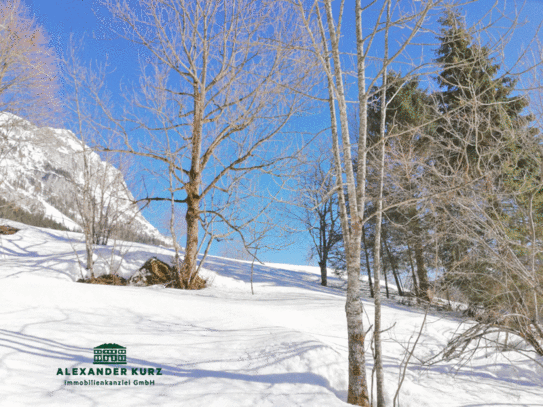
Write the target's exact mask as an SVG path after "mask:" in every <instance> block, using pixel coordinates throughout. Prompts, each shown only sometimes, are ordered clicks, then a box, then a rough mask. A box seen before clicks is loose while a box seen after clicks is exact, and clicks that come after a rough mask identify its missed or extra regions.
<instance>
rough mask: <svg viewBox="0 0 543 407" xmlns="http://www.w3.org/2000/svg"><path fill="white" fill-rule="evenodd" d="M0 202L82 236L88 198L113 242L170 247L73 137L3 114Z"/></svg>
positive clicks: (108, 169)
mask: <svg viewBox="0 0 543 407" xmlns="http://www.w3.org/2000/svg"><path fill="white" fill-rule="evenodd" d="M84 155H85V156H84ZM84 158H86V160H85V159H84ZM85 188H86V189H85ZM85 191H86V192H87V193H85ZM0 197H2V198H3V199H4V201H7V202H8V203H10V204H12V205H16V206H17V207H18V208H20V209H22V210H23V211H26V212H29V213H33V214H34V213H39V214H42V215H43V216H44V217H46V218H49V219H51V220H53V221H55V222H56V223H58V224H60V225H63V226H64V227H65V228H67V229H69V230H73V231H81V230H82V225H83V223H84V217H83V216H82V214H83V213H84V212H83V209H84V208H83V207H86V206H87V204H86V203H85V202H84V199H85V197H87V200H89V198H88V197H92V205H93V210H94V211H96V212H97V213H96V214H95V215H94V216H96V219H97V221H98V216H99V215H107V216H109V217H110V218H111V219H109V220H106V222H105V223H104V225H107V227H108V228H111V229H112V231H113V233H112V234H111V236H112V237H113V236H115V235H119V236H118V237H123V238H127V237H128V236H130V237H132V239H135V238H139V239H142V240H147V241H155V242H161V243H162V244H169V239H168V238H166V237H165V236H163V235H162V234H160V232H159V231H158V230H157V229H156V228H155V227H154V226H153V225H151V224H150V223H149V221H147V219H145V217H144V216H143V215H142V214H141V212H140V210H139V208H138V207H137V205H136V204H135V203H134V202H135V200H134V197H133V195H132V193H131V192H130V190H129V189H128V186H127V185H126V182H125V180H124V177H123V175H122V173H121V172H120V171H119V170H118V169H117V168H115V167H114V166H113V165H112V164H111V163H109V162H106V161H103V160H102V159H101V158H100V156H99V155H98V154H97V153H95V152H93V151H92V150H91V149H90V148H89V147H88V146H87V145H86V144H84V143H83V141H81V140H79V139H78V138H77V137H76V136H75V135H74V133H72V132H71V131H69V130H66V129H58V128H51V127H37V126H35V125H33V124H31V123H30V122H28V121H26V120H24V119H22V118H20V117H18V116H15V115H13V114H11V113H6V112H2V113H0ZM93 213H94V212H93ZM100 217H102V216H100ZM104 225H102V227H105V226H104Z"/></svg>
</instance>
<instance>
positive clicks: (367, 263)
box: [362, 226, 375, 298]
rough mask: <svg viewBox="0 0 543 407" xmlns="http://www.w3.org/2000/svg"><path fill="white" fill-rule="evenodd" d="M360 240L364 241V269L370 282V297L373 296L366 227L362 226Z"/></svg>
mask: <svg viewBox="0 0 543 407" xmlns="http://www.w3.org/2000/svg"><path fill="white" fill-rule="evenodd" d="M362 241H363V243H364V253H365V255H366V270H367V271H368V282H369V284H370V294H371V298H374V297H375V294H374V293H373V281H372V280H371V267H370V256H369V255H368V245H367V244H366V228H365V227H364V226H363V227H362Z"/></svg>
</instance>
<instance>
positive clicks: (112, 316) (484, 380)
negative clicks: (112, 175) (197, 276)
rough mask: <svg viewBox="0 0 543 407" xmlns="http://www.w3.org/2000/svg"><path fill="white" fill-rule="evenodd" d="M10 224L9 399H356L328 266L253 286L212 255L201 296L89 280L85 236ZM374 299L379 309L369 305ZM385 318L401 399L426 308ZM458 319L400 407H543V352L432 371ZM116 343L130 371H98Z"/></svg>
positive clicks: (440, 325) (5, 306) (390, 385)
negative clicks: (401, 376)
mask: <svg viewBox="0 0 543 407" xmlns="http://www.w3.org/2000/svg"><path fill="white" fill-rule="evenodd" d="M1 223H4V222H3V221H1V220H0V224H1ZM5 223H8V224H11V225H13V226H17V227H20V228H21V229H22V230H21V231H19V232H17V233H16V234H14V235H9V236H5V235H4V236H0V280H1V281H0V303H1V308H0V405H2V406H4V405H5V406H191V407H193V406H205V407H210V406H220V407H224V406H226V407H228V406H232V407H238V406H250V407H253V406H280V407H283V406H287V407H288V406H311V407H315V406H316V407H318V406H327V407H328V406H346V405H347V404H346V403H345V400H346V394H347V332H346V323H345V314H344V301H345V298H344V291H342V290H341V289H337V288H326V287H321V286H320V285H319V270H318V268H316V267H300V266H288V267H287V266H284V265H274V264H266V265H264V266H261V265H255V267H254V282H255V284H254V288H255V294H254V295H251V290H250V283H249V281H250V273H251V267H250V264H248V263H246V262H239V261H234V260H228V259H222V258H218V257H211V258H210V259H209V261H207V262H206V265H205V269H204V270H203V275H204V277H206V278H208V279H209V281H210V283H211V284H210V287H209V288H206V289H204V290H200V291H183V290H174V289H164V288H161V287H157V286H155V287H147V288H140V287H113V286H98V285H87V284H78V283H75V282H74V280H75V279H77V278H78V277H79V275H80V268H79V265H78V258H79V259H83V258H84V245H83V243H82V237H81V235H80V234H78V233H71V232H59V231H53V230H47V229H39V228H35V227H31V226H26V225H22V224H17V223H15V222H9V221H6V222H5ZM171 255H172V252H171V251H169V250H166V249H163V248H157V247H153V246H146V245H142V244H135V243H126V244H124V245H121V246H116V247H113V246H104V247H101V248H100V251H99V252H98V256H99V259H100V260H99V261H98V268H99V270H101V271H102V272H104V271H107V270H108V269H109V268H110V267H112V268H113V269H115V270H118V271H119V273H120V274H122V275H124V276H129V275H130V274H132V273H134V272H135V271H136V270H137V269H138V267H139V266H141V265H142V264H143V262H144V261H145V260H146V259H147V258H149V257H150V256H158V257H160V258H163V259H164V260H167V259H168V258H169V257H170V256H171ZM330 280H331V282H332V283H333V284H334V285H336V286H339V285H340V284H339V283H340V282H339V281H338V280H337V279H335V278H334V277H331V279H330ZM364 306H365V310H366V312H367V313H368V318H369V319H371V318H373V306H372V303H371V301H368V300H364ZM383 318H384V324H383V325H384V328H386V329H387V330H386V331H385V332H384V334H383V336H384V339H385V342H384V345H383V348H384V360H385V387H386V393H387V396H386V399H387V405H389V406H392V399H393V397H394V393H395V391H396V387H397V383H398V373H399V370H400V364H401V362H402V360H403V357H404V354H405V353H404V346H406V345H407V343H408V342H409V341H411V343H412V342H413V340H414V339H413V335H414V334H416V332H417V331H418V328H419V327H420V325H421V323H422V320H423V314H422V312H421V311H420V310H418V309H416V308H409V307H404V306H400V305H395V304H393V303H389V304H387V305H385V307H384V310H383ZM369 325H370V323H369V322H367V325H366V326H369ZM457 328H458V321H457V320H455V319H453V318H450V317H445V316H443V315H442V314H437V313H436V314H430V315H429V316H428V319H427V324H426V326H425V328H424V330H423V334H422V337H421V341H420V344H419V346H418V348H417V350H416V352H415V355H414V357H413V358H412V363H411V364H410V365H409V367H408V369H407V372H406V377H405V382H404V384H403V387H402V390H401V393H400V405H401V406H403V407H424V406H428V407H449V406H451V407H452V406H458V407H460V406H462V407H467V406H478V407H483V406H502V407H503V406H511V407H513V406H515V407H519V406H531V407H533V406H541V405H542V403H543V367H542V365H541V363H542V362H543V360H542V359H541V358H534V359H530V357H528V356H523V355H521V354H519V353H517V352H505V353H502V354H499V353H496V352H495V351H494V350H493V348H492V347H488V348H486V349H483V350H481V351H479V352H478V353H476V354H475V356H474V358H473V359H472V360H471V361H470V362H469V363H468V364H464V365H460V364H458V361H455V360H453V361H450V362H444V361H436V363H435V364H432V365H428V366H423V365H422V364H421V360H424V359H425V358H428V357H430V356H431V355H433V354H436V353H437V352H439V350H440V349H442V347H443V346H444V344H445V343H446V342H447V339H448V338H449V337H450V335H451V334H452V333H453V332H454V331H455V330H456V329H457ZM369 337H370V336H369V335H368V339H369ZM104 343H115V344H119V345H121V346H123V347H125V348H126V357H127V364H126V365H119V366H110V367H109V368H111V369H113V368H114V367H118V368H119V369H122V368H123V367H125V368H127V372H126V373H127V374H126V375H122V371H121V370H119V371H118V374H117V375H115V374H114V373H115V372H114V371H113V370H112V374H111V375H109V376H106V375H104V376H100V375H98V368H104V369H105V368H108V366H107V365H106V366H104V365H98V364H93V360H94V350H93V348H95V347H97V346H99V345H102V344H104ZM367 345H368V355H370V354H371V351H370V350H369V341H368V343H367ZM367 360H368V365H367V369H368V371H367V373H368V377H370V375H371V368H372V364H371V358H370V357H368V358H367ZM133 368H137V370H136V372H138V375H137V376H136V375H132V372H133V371H132V369H133ZM140 368H141V369H150V368H152V369H153V373H154V375H153V376H149V375H148V374H147V375H145V376H142V375H141V372H142V371H140V370H139V369H140ZM59 369H60V371H59ZM74 369H75V372H77V375H74ZM91 369H92V372H93V373H94V374H90V372H91ZM158 369H161V370H160V373H161V375H157V374H156V373H158ZM103 372H106V370H104V371H103ZM145 372H146V373H149V370H145ZM66 373H70V374H69V375H67V374H66ZM104 374H105V373H104ZM135 380H138V381H140V380H141V381H143V385H140V384H139V382H138V384H137V385H136V384H135V382H134V381H135ZM145 380H147V381H148V383H149V385H145ZM69 381H70V382H72V384H71V385H69V384H67V383H68V382H69ZM75 381H78V382H79V381H81V382H83V384H81V385H80V384H78V385H75V384H73V383H74V382H75ZM85 381H87V385H85ZM101 381H102V382H104V384H96V383H97V382H98V383H100V382H101ZM106 381H110V382H113V381H118V382H121V383H123V381H126V382H127V384H105V382H106ZM128 381H129V383H128ZM151 381H152V382H153V383H154V384H150V383H151Z"/></svg>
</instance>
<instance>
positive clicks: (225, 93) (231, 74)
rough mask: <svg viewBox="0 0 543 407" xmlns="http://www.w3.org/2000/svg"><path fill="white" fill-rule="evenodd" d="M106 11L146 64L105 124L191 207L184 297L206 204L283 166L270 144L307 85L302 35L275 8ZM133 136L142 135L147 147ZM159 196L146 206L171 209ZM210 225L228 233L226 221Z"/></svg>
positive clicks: (177, 5) (160, 5) (112, 0)
mask: <svg viewBox="0 0 543 407" xmlns="http://www.w3.org/2000/svg"><path fill="white" fill-rule="evenodd" d="M105 3H106V4H107V6H108V7H109V9H110V11H111V12H112V14H113V16H114V17H115V18H117V20H118V21H120V22H121V23H122V27H123V28H122V29H121V30H122V31H121V32H120V34H121V35H122V36H124V37H125V38H127V39H129V40H130V41H132V43H133V44H134V45H135V46H136V47H138V49H139V52H140V53H141V55H142V57H141V60H142V67H141V72H142V74H141V82H140V84H141V87H140V88H139V90H138V91H137V92H136V93H135V94H134V95H132V96H130V99H129V100H130V103H131V105H132V108H133V109H131V110H130V111H127V112H126V115H125V116H124V117H123V118H122V119H119V118H118V116H114V115H111V118H112V120H113V122H114V123H115V124H116V126H117V128H116V130H117V131H119V132H121V133H122V134H123V137H124V140H125V145H126V148H125V149H124V152H128V153H131V154H136V155H139V156H141V157H145V158H148V159H151V160H153V161H154V162H158V163H162V165H164V166H166V167H168V168H170V169H171V171H172V175H173V177H174V178H175V181H176V183H177V184H178V187H177V188H176V191H174V193H175V195H176V198H175V199H174V201H175V202H176V203H182V204H185V205H186V207H187V210H186V217H185V218H186V224H187V240H186V247H185V257H184V260H183V265H182V270H181V271H180V274H181V275H180V281H181V285H182V286H186V287H190V285H191V281H192V279H194V278H195V276H196V273H197V266H198V264H197V254H198V247H199V231H200V224H201V222H202V220H203V219H204V218H205V216H206V214H211V212H213V210H212V209H213V208H211V207H210V206H209V205H208V206H207V208H206V207H205V202H206V200H208V199H210V197H211V195H212V194H214V193H215V194H218V195H220V193H221V192H222V193H225V194H226V195H228V189H229V188H230V185H231V184H230V181H233V182H234V183H237V184H238V185H240V181H241V180H242V179H243V178H244V177H247V176H249V174H251V173H253V172H254V171H267V172H268V173H269V174H270V176H273V175H274V174H273V168H274V165H275V164H276V163H277V162H278V161H280V158H278V157H277V156H276V155H274V154H273V153H272V152H273V151H277V150H278V149H279V148H280V144H279V143H277V144H275V145H274V144H273V142H274V140H276V138H277V137H278V136H280V135H281V134H282V132H283V131H284V130H285V126H286V125H287V123H288V122H289V120H290V119H291V118H292V117H293V116H294V115H295V114H296V113H297V112H299V110H300V108H301V105H302V103H301V102H302V98H301V96H299V95H296V94H295V93H292V92H287V91H286V90H288V89H291V88H297V87H299V86H302V85H305V84H306V82H307V80H308V78H307V75H306V74H305V72H304V71H302V70H301V69H298V68H300V67H301V66H302V65H301V64H300V63H299V62H298V61H299V58H298V57H297V55H298V54H299V52H298V51H297V50H296V43H297V41H299V36H300V33H299V32H297V31H296V27H297V25H296V24H292V21H291V18H293V17H290V16H293V13H289V12H288V6H286V5H283V4H281V3H278V2H258V1H253V0H244V1H240V2H224V3H223V2H216V1H205V0H200V1H177V0H176V1H173V0H165V1H158V0H144V1H141V2H140V3H139V5H138V6H137V8H136V7H132V6H131V5H130V4H129V3H128V2H125V1H118V0H108V1H105ZM130 124H132V125H133V127H132V128H130ZM132 129H139V131H140V135H141V134H142V133H145V136H146V140H145V143H139V142H138V140H137V139H136V138H135V137H134V133H132V132H131V131H130V130H132ZM166 140H168V143H166ZM171 157H175V160H173V159H172V158H171ZM157 195H158V196H151V197H148V201H149V202H152V201H160V200H163V201H171V197H164V196H160V194H157ZM215 199H216V202H218V201H220V199H219V197H218V196H217V197H216V198H215ZM208 204H209V202H208ZM213 215H214V216H216V217H217V218H218V219H220V220H222V221H224V223H225V224H227V225H228V223H229V222H228V219H227V216H224V214H223V213H222V212H218V211H215V212H214V213H213ZM230 226H233V227H236V226H235V225H230Z"/></svg>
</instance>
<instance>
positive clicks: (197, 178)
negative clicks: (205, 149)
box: [179, 83, 205, 289]
mask: <svg viewBox="0 0 543 407" xmlns="http://www.w3.org/2000/svg"><path fill="white" fill-rule="evenodd" d="M202 88H203V91H202V92H200V85H199V84H198V83H194V122H193V126H192V140H191V144H192V150H191V167H190V171H189V182H188V183H187V185H186V188H185V192H186V193H187V214H186V215H185V220H186V222H187V244H186V247H185V259H184V260H183V267H182V270H181V275H180V276H179V280H180V281H179V282H180V286H181V288H189V289H190V288H191V282H192V281H193V280H194V279H195V278H196V277H197V267H196V262H197V256H198V232H199V226H200V184H201V182H202V181H201V179H202V178H201V177H202V173H201V171H202V170H201V165H200V155H201V152H202V125H203V114H204V112H203V106H204V101H205V87H204V86H202Z"/></svg>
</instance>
